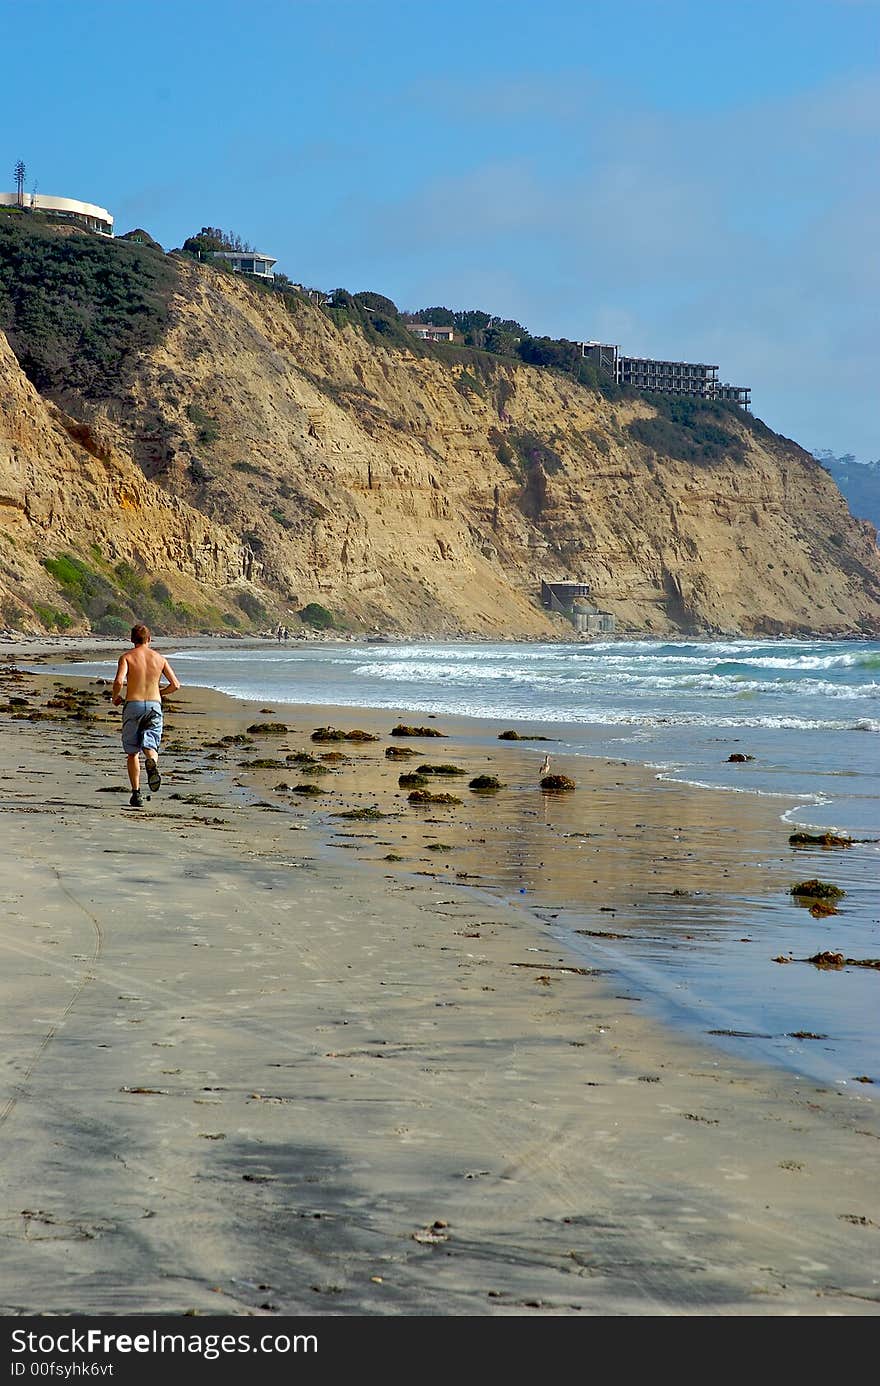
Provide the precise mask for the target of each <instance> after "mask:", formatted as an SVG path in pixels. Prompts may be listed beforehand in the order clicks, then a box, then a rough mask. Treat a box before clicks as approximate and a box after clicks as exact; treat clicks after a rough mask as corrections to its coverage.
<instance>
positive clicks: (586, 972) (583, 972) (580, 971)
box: [510, 962, 595, 977]
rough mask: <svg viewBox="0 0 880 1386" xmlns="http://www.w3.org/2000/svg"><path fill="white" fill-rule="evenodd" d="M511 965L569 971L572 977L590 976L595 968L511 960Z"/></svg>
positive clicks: (540, 969)
mask: <svg viewBox="0 0 880 1386" xmlns="http://www.w3.org/2000/svg"><path fill="white" fill-rule="evenodd" d="M510 966H511V967H532V968H536V969H537V970H538V971H540V972H570V973H571V974H572V976H574V977H592V976H593V975H594V973H595V968H592V967H566V966H565V965H564V964H562V963H543V962H540V963H532V962H513V963H511V964H510Z"/></svg>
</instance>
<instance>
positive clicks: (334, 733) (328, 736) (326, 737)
mask: <svg viewBox="0 0 880 1386" xmlns="http://www.w3.org/2000/svg"><path fill="white" fill-rule="evenodd" d="M312 740H313V741H378V740H379V738H378V736H374V735H373V733H372V732H366V731H361V729H360V727H355V728H354V730H353V731H340V730H339V728H338V727H316V728H315V730H314V731H313V732H312Z"/></svg>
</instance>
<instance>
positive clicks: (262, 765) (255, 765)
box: [238, 756, 284, 770]
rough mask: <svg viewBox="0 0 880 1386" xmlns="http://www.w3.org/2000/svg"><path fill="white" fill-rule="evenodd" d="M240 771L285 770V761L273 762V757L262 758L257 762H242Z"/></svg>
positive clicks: (240, 762) (239, 766)
mask: <svg viewBox="0 0 880 1386" xmlns="http://www.w3.org/2000/svg"><path fill="white" fill-rule="evenodd" d="M238 768H239V769H240V770H283V769H284V761H283V760H273V759H272V757H271V756H260V757H259V758H258V759H257V760H240V761H239V762H238Z"/></svg>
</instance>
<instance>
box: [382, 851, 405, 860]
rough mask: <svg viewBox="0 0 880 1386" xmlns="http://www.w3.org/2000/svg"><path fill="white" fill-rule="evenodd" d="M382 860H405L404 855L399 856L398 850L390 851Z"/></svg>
mask: <svg viewBox="0 0 880 1386" xmlns="http://www.w3.org/2000/svg"><path fill="white" fill-rule="evenodd" d="M382 860H383V861H403V857H399V856H398V855H397V853H396V852H389V853H388V854H387V855H386V856H384V857H383V858H382Z"/></svg>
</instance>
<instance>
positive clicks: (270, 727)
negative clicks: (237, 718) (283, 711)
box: [224, 722, 287, 739]
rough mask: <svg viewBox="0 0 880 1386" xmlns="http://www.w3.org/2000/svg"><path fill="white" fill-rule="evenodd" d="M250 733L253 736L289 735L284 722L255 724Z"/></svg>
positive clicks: (249, 728) (249, 729)
mask: <svg viewBox="0 0 880 1386" xmlns="http://www.w3.org/2000/svg"><path fill="white" fill-rule="evenodd" d="M248 731H249V732H250V734H251V736H286V735H287V727H286V726H285V724H284V723H283V722H253V723H252V724H251V725H250V726H249V727H248ZM224 739H225V738H224Z"/></svg>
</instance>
